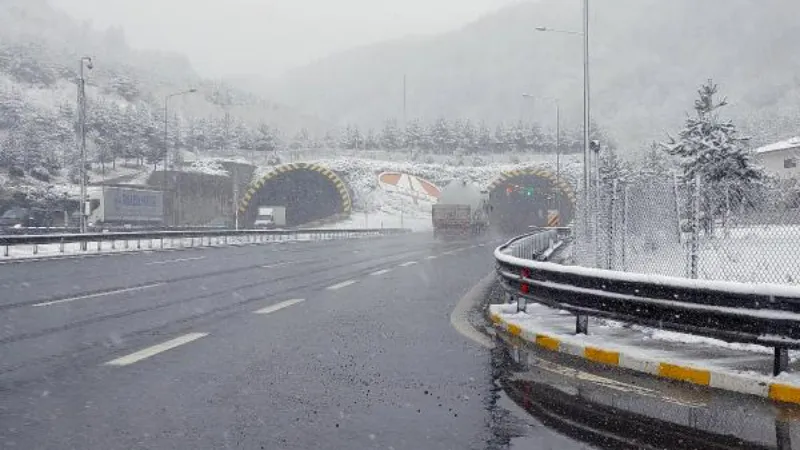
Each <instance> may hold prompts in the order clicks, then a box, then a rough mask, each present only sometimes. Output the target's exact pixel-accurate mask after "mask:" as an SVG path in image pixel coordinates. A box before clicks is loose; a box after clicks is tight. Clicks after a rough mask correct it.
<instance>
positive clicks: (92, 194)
mask: <svg viewBox="0 0 800 450" xmlns="http://www.w3.org/2000/svg"><path fill="white" fill-rule="evenodd" d="M89 204H90V210H91V212H90V213H89V216H88V218H87V224H88V225H89V226H90V227H91V228H104V227H106V226H112V227H117V226H120V227H123V226H124V227H127V226H131V227H159V226H163V224H164V195H163V192H161V191H157V190H153V189H145V188H138V187H122V186H99V187H96V188H90V190H89Z"/></svg>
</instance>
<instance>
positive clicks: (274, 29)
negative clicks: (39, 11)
mask: <svg viewBox="0 0 800 450" xmlns="http://www.w3.org/2000/svg"><path fill="white" fill-rule="evenodd" d="M50 1H51V3H52V4H53V5H55V6H57V7H59V8H61V9H63V10H64V11H66V12H68V13H69V14H71V15H73V16H75V17H77V18H79V19H84V20H87V19H88V20H91V21H92V22H93V23H94V25H95V27H99V28H106V27H108V26H110V25H120V26H122V27H123V28H124V29H125V34H126V36H127V38H128V42H129V43H130V44H131V45H132V46H134V47H138V48H153V49H164V50H172V51H179V52H181V53H184V54H186V55H187V56H189V58H190V59H191V61H192V63H193V65H194V66H195V68H196V69H197V70H198V71H199V72H200V73H201V74H202V75H205V76H230V75H265V76H278V75H280V74H281V72H283V71H284V70H286V69H287V68H290V67H293V66H297V65H302V64H305V63H307V62H310V61H313V60H314V59H317V58H320V57H323V56H325V55H328V54H330V53H332V52H335V51H338V50H344V49H347V48H349V47H353V46H356V45H362V44H369V43H374V42H378V41H381V40H385V39H391V38H398V37H403V36H406V35H414V34H417V35H418V34H432V33H440V32H444V31H448V30H452V29H455V28H458V27H460V26H462V25H465V24H467V23H468V22H470V21H472V20H475V19H477V18H478V17H480V16H481V15H484V14H486V13H490V12H492V11H495V10H497V9H499V8H501V7H502V6H505V5H508V4H511V3H516V2H519V1H521V0H50Z"/></svg>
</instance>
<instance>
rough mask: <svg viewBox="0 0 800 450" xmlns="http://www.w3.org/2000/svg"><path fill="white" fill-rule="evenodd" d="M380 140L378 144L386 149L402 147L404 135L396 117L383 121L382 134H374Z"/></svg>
mask: <svg viewBox="0 0 800 450" xmlns="http://www.w3.org/2000/svg"><path fill="white" fill-rule="evenodd" d="M374 138H375V139H376V140H378V142H376V144H377V146H380V148H383V149H385V150H396V149H398V148H401V147H402V137H401V135H400V130H399V129H398V128H397V120H396V119H386V121H385V122H384V123H383V129H382V130H381V133H380V136H374Z"/></svg>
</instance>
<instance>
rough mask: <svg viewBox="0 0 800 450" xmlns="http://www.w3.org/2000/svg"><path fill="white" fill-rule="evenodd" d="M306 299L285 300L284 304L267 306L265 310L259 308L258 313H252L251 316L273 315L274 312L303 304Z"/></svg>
mask: <svg viewBox="0 0 800 450" xmlns="http://www.w3.org/2000/svg"><path fill="white" fill-rule="evenodd" d="M304 301H306V299H304V298H293V299H291V300H286V301H285V302H280V303H276V304H274V305H270V306H267V307H266V308H261V309H259V310H258V311H253V314H269V313H274V312H275V311H279V310H281V309H283V308H287V307H289V306H292V305H296V304H298V303H301V302H304Z"/></svg>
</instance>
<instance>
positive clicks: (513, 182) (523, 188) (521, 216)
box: [489, 167, 576, 233]
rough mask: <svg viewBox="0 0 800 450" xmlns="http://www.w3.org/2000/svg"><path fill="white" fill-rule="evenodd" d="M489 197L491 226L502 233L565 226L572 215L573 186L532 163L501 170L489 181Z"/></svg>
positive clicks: (573, 206)
mask: <svg viewBox="0 0 800 450" xmlns="http://www.w3.org/2000/svg"><path fill="white" fill-rule="evenodd" d="M489 201H490V202H491V204H492V216H491V223H492V226H493V227H495V228H497V229H498V230H499V231H502V232H504V233H524V232H526V231H528V230H529V227H530V226H537V227H548V226H549V227H553V226H567V225H568V224H569V223H570V222H571V221H572V218H573V217H574V215H575V205H576V201H575V190H574V189H573V188H572V185H571V184H570V183H569V181H567V180H566V179H564V177H563V176H558V175H557V174H556V173H554V172H551V171H549V170H546V169H541V168H536V167H528V168H522V169H516V170H511V171H508V172H503V173H501V174H500V175H499V176H498V177H497V178H496V179H495V180H494V181H493V182H492V183H491V184H490V185H489Z"/></svg>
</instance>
